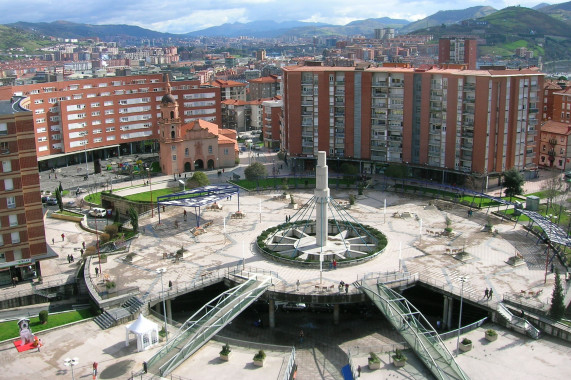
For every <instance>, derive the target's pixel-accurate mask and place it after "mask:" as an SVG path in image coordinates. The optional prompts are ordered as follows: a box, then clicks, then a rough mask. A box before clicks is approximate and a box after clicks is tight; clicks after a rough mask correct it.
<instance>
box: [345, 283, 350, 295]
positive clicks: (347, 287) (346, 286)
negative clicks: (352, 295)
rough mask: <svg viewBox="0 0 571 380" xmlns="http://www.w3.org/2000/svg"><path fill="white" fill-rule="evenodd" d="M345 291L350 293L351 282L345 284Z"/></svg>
mask: <svg viewBox="0 0 571 380" xmlns="http://www.w3.org/2000/svg"><path fill="white" fill-rule="evenodd" d="M345 293H347V294H349V284H345Z"/></svg>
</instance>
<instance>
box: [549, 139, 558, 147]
mask: <svg viewBox="0 0 571 380" xmlns="http://www.w3.org/2000/svg"><path fill="white" fill-rule="evenodd" d="M549 144H550V145H552V146H555V145H557V139H549Z"/></svg>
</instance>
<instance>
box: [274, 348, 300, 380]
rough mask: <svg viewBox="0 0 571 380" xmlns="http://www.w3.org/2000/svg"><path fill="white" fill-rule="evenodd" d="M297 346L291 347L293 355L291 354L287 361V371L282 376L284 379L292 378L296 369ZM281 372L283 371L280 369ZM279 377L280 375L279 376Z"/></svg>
mask: <svg viewBox="0 0 571 380" xmlns="http://www.w3.org/2000/svg"><path fill="white" fill-rule="evenodd" d="M295 366H296V364H295V346H294V347H292V348H291V355H290V356H289V360H288V361H287V364H286V367H285V372H284V374H283V376H282V377H281V378H282V380H290V379H291V376H292V371H294V370H295ZM280 372H281V371H280ZM278 379H279V377H278Z"/></svg>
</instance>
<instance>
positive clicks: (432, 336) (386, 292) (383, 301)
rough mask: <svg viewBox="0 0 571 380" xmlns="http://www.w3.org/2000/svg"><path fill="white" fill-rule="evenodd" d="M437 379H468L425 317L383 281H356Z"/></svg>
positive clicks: (355, 284)
mask: <svg viewBox="0 0 571 380" xmlns="http://www.w3.org/2000/svg"><path fill="white" fill-rule="evenodd" d="M353 285H354V286H355V287H357V288H359V289H360V290H361V291H362V292H363V293H365V294H366V295H367V296H368V297H369V298H370V299H371V300H372V301H373V303H374V304H375V305H377V307H378V308H379V310H381V312H382V313H383V314H384V315H385V317H386V318H387V319H388V320H389V322H390V323H391V324H392V325H393V327H394V328H395V329H397V330H398V331H399V332H400V334H401V335H402V337H403V338H404V339H405V340H406V342H407V343H408V344H409V345H410V347H411V348H412V349H413V350H414V352H415V353H416V355H417V356H418V357H419V358H420V360H421V361H422V362H423V363H424V365H426V366H427V367H428V369H429V370H430V371H431V372H432V374H433V375H434V376H435V377H436V378H437V379H468V376H467V375H466V374H465V373H464V371H462V369H461V368H460V367H459V366H458V363H456V361H455V360H454V357H453V356H452V354H451V353H450V351H448V349H447V348H446V346H445V345H444V342H442V340H441V339H440V337H439V335H438V333H437V332H436V331H435V330H434V328H433V327H432V326H431V325H430V323H429V322H428V321H427V320H426V318H425V317H424V316H423V315H422V314H421V313H420V311H418V309H416V307H414V305H412V304H411V303H410V302H408V301H407V300H406V298H404V297H403V296H402V295H400V294H399V293H397V292H396V291H394V290H392V289H390V288H389V287H387V286H386V285H384V284H382V283H373V282H369V281H357V282H354V283H353Z"/></svg>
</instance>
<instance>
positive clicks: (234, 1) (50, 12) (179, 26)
mask: <svg viewBox="0 0 571 380" xmlns="http://www.w3.org/2000/svg"><path fill="white" fill-rule="evenodd" d="M541 2H542V1H541V0H533V1H531V0H496V1H490V0H465V1H462V2H459V1H457V0H441V1H437V0H382V1H381V0H354V1H348V0H285V1H284V0H26V1H25V6H21V4H20V5H18V4H17V3H14V2H13V0H0V24H9V23H13V22H18V21H27V22H51V21H56V20H65V21H70V22H76V23H85V24H96V25H102V24H128V25H136V26H140V27H143V28H146V29H151V30H155V31H158V32H168V33H188V32H192V31H195V30H201V29H205V28H208V27H211V26H217V25H222V24H225V23H234V22H242V23H246V22H250V21H256V20H282V21H292V20H296V21H308V22H323V23H328V24H334V25H345V24H347V23H349V22H351V21H355V20H363V19H367V18H380V17H390V18H393V19H405V20H409V21H416V20H420V19H423V18H425V17H427V16H430V15H432V14H434V13H436V12H438V11H441V10H453V9H464V8H468V7H473V6H480V5H483V6H492V7H494V8H496V9H502V8H505V7H507V6H513V5H521V6H523V7H529V8H531V7H534V6H535V5H537V4H539V3H541ZM560 2H561V1H555V2H551V4H556V3H560Z"/></svg>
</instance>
